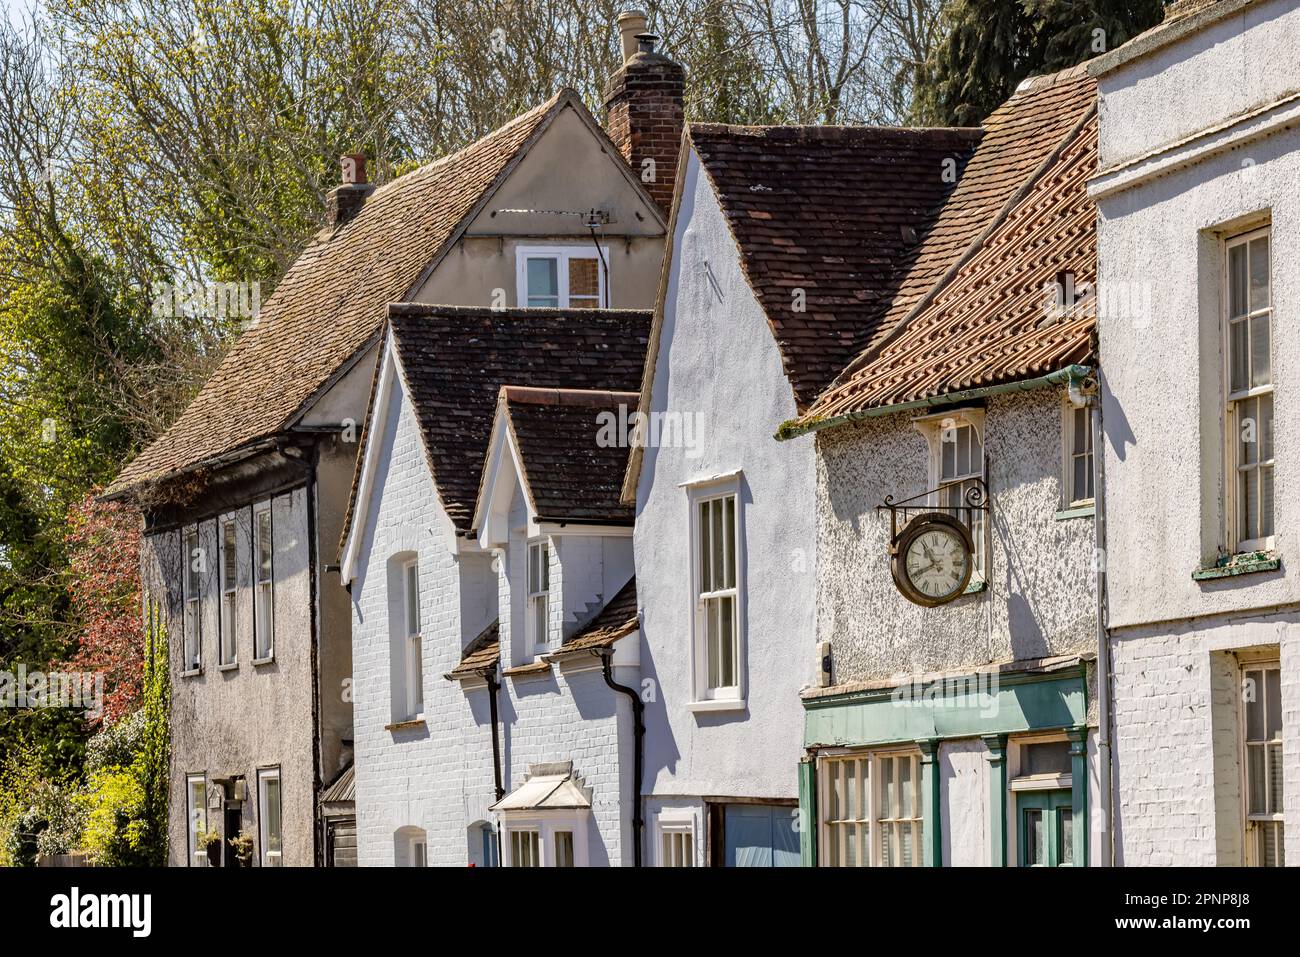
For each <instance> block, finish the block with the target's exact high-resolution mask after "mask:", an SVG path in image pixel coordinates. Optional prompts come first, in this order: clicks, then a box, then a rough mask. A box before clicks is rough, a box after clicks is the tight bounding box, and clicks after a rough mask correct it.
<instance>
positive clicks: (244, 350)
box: [106, 91, 578, 495]
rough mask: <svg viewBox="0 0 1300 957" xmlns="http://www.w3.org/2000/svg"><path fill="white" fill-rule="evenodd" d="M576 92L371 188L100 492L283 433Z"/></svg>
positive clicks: (290, 273) (119, 489)
mask: <svg viewBox="0 0 1300 957" xmlns="http://www.w3.org/2000/svg"><path fill="white" fill-rule="evenodd" d="M570 102H578V101H577V98H576V94H573V93H572V92H571V91H562V92H561V93H559V94H557V95H556V96H555V97H554V98H552V99H551V100H550V101H549V102H547V103H545V104H543V105H541V106H539V107H537V108H535V109H533V110H531V111H529V112H528V113H525V114H523V115H522V116H520V117H517V118H516V119H514V120H512V121H511V122H510V123H508V124H506V125H505V126H503V127H501V128H500V129H499V130H496V131H495V132H493V133H491V134H489V135H488V136H486V137H484V138H483V139H481V140H479V141H478V142H477V143H474V144H473V145H471V146H468V147H466V148H465V149H463V150H461V151H460V152H458V153H455V154H453V155H451V156H448V157H446V158H444V159H442V160H439V161H438V162H436V163H432V164H430V165H428V166H425V167H422V168H420V169H418V170H415V171H413V172H411V173H408V174H406V175H405V176H402V177H399V178H398V179H396V180H394V181H393V182H391V183H388V184H387V185H385V186H382V187H380V188H379V189H377V190H376V191H375V192H374V193H373V194H372V195H371V197H370V198H369V199H368V200H367V201H366V204H365V206H364V207H362V209H361V211H360V212H359V213H358V214H357V216H356V218H355V219H353V220H352V221H350V222H348V223H347V224H345V225H344V226H342V227H341V228H339V229H338V230H336V231H335V232H334V233H333V234H332V235H329V236H325V237H320V238H317V239H316V240H315V241H313V242H312V243H311V244H310V245H309V246H308V247H307V248H306V249H305V250H304V251H303V253H302V255H301V256H299V257H298V259H297V260H296V261H295V262H294V264H293V265H292V266H291V267H290V268H289V271H288V272H287V273H285V275H284V278H283V279H281V281H280V284H279V286H277V287H276V290H275V293H274V295H272V296H271V298H270V299H269V300H268V301H267V302H266V303H265V304H264V306H263V308H262V310H261V314H260V316H259V317H258V318H257V319H256V320H254V321H253V323H252V324H251V325H250V326H249V327H248V329H247V330H245V332H244V333H243V335H241V336H240V337H239V339H238V340H237V341H236V342H235V344H234V345H233V346H232V347H231V349H230V351H229V353H227V355H226V356H225V358H224V359H223V360H222V362H221V364H220V365H219V366H218V367H217V370H216V372H214V373H213V375H212V377H211V378H210V379H209V380H208V381H207V383H206V384H205V385H204V386H203V388H202V389H201V390H200V392H199V394H198V395H197V396H196V397H195V399H194V401H193V402H191V403H190V405H189V407H188V408H187V409H186V410H185V411H184V412H183V413H182V414H181V416H180V418H178V419H177V420H176V421H175V422H174V423H173V424H172V426H171V428H169V429H168V430H167V431H166V433H164V434H163V435H162V436H161V437H159V438H158V439H157V440H156V441H155V442H153V444H151V445H150V446H148V447H147V448H146V449H145V450H144V451H143V452H141V453H140V454H139V455H138V456H137V457H136V458H135V460H134V461H132V462H131V463H130V464H129V465H128V466H127V467H126V468H124V469H123V470H122V472H121V473H120V474H119V475H118V476H117V478H116V479H115V480H114V481H113V483H112V484H111V485H110V486H109V488H108V489H107V490H106V494H108V495H114V494H120V493H122V492H124V491H126V490H127V489H129V488H131V487H132V486H134V485H136V484H139V483H142V482H146V481H150V480H154V479H160V478H165V477H167V476H169V475H171V474H173V473H176V472H180V471H184V470H187V469H190V468H194V467H197V466H200V465H202V464H204V463H206V462H210V461H212V460H214V459H217V458H219V457H222V456H225V455H228V454H231V453H234V452H236V451H238V450H240V449H241V448H243V447H245V446H248V445H250V444H252V443H254V442H256V441H257V440H259V439H263V438H265V437H268V436H271V435H274V434H276V433H277V432H280V431H282V430H284V429H285V428H286V427H288V425H289V424H290V423H291V422H292V420H293V419H294V418H295V417H296V415H297V414H298V413H299V412H300V411H301V410H302V409H303V408H304V407H305V405H306V404H307V403H308V402H309V401H310V400H311V399H312V398H313V396H315V395H316V394H317V392H318V391H319V390H320V389H321V387H322V386H323V385H324V384H325V383H327V382H328V381H330V379H331V377H333V376H334V375H335V374H336V373H337V372H339V371H340V370H341V369H342V368H343V367H344V366H345V365H346V364H347V363H348V362H349V360H352V359H354V358H355V357H356V356H357V355H358V353H359V352H360V351H361V350H362V349H363V348H364V347H365V346H366V345H367V344H368V343H369V342H370V341H371V340H372V338H373V337H374V336H375V335H376V334H377V333H378V332H379V330H380V328H381V326H382V324H383V319H384V310H385V308H386V307H387V305H388V304H389V303H390V302H393V301H395V300H402V299H407V298H409V296H410V294H411V292H412V291H413V290H414V288H415V286H416V285H417V284H418V283H419V281H420V280H421V278H422V277H423V275H424V273H425V272H426V270H427V269H428V268H429V267H430V266H431V264H432V263H434V262H435V261H436V259H437V258H438V257H439V256H440V255H441V254H442V252H443V251H444V250H445V249H446V248H448V247H449V246H450V243H451V241H452V240H453V239H454V238H455V237H456V236H457V235H459V233H460V230H461V229H462V228H463V224H464V223H466V222H468V221H469V219H471V218H472V215H471V214H472V213H473V212H474V211H475V210H476V208H477V207H478V206H479V205H480V204H481V202H483V201H484V200H485V197H486V196H487V195H489V194H490V190H491V188H492V187H493V185H494V184H495V183H497V182H499V181H500V180H501V179H502V178H503V177H504V175H505V174H506V173H507V171H508V170H509V169H510V168H513V164H512V161H513V160H514V159H515V157H516V156H518V155H519V154H520V153H521V151H522V150H523V148H524V147H525V146H527V145H528V144H529V143H530V142H531V140H532V139H533V137H534V136H536V135H538V134H539V133H540V132H541V130H542V129H543V128H544V127H545V126H546V125H547V123H548V122H549V120H550V119H551V118H552V117H554V116H555V115H556V114H557V113H558V112H559V111H560V110H561V109H562V108H563V107H564V106H565V105H566V104H567V103H570Z"/></svg>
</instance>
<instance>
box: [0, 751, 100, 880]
mask: <svg viewBox="0 0 1300 957" xmlns="http://www.w3.org/2000/svg"><path fill="white" fill-rule="evenodd" d="M76 792H77V785H76V779H75V776H74V775H73V774H72V773H71V772H68V771H63V772H55V773H50V772H49V771H48V770H47V767H46V761H45V760H44V758H43V756H42V754H41V745H40V743H39V741H38V739H37V738H36V737H35V736H34V735H33V734H31V733H23V734H22V735H21V736H20V738H19V740H17V741H14V742H11V743H10V747H9V748H8V749H7V752H6V757H5V759H4V761H3V762H0V866H8V867H31V866H34V865H35V863H36V855H37V854H38V853H40V854H66V853H68V852H69V851H71V850H74V849H75V848H76V846H77V844H78V843H79V840H80V836H81V826H82V822H83V820H84V817H85V814H84V811H83V809H82V807H81V805H80V803H79V802H78V801H77V797H76Z"/></svg>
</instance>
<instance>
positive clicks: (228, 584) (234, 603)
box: [217, 518, 239, 668]
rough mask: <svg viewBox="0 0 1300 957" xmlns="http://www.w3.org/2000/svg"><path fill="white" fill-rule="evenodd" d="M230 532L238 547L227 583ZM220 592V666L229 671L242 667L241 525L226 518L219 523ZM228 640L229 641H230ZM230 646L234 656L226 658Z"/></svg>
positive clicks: (218, 641)
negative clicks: (240, 657) (240, 654)
mask: <svg viewBox="0 0 1300 957" xmlns="http://www.w3.org/2000/svg"><path fill="white" fill-rule="evenodd" d="M227 529H229V530H231V531H232V532H233V535H232V539H233V544H234V560H233V565H234V567H233V569H232V571H233V580H227V578H228V576H227V569H226V559H227V555H228V551H229V549H228V546H227V543H226V531H227ZM217 552H218V565H217V577H218V581H217V592H218V594H219V595H220V596H221V600H220V601H219V602H218V603H217V618H218V624H219V627H218V629H217V632H218V636H217V666H218V667H221V668H229V667H231V666H234V665H238V664H239V628H238V624H237V623H238V621H239V525H238V523H237V522H236V521H235V519H234V518H223V519H220V520H219V521H218V522H217ZM227 639H229V640H228V641H227ZM227 643H228V644H229V650H230V657H229V658H227V657H226V650H227V647H226V646H227Z"/></svg>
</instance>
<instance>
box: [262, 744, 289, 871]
mask: <svg viewBox="0 0 1300 957" xmlns="http://www.w3.org/2000/svg"><path fill="white" fill-rule="evenodd" d="M280 806H281V802H280V769H279V768H263V769H261V770H260V771H258V772H257V810H258V814H257V827H258V834H259V836H260V837H261V848H262V866H263V867H279V866H280V863H281V860H282V856H283V853H284V840H283V835H284V832H283V821H282V819H281V816H280Z"/></svg>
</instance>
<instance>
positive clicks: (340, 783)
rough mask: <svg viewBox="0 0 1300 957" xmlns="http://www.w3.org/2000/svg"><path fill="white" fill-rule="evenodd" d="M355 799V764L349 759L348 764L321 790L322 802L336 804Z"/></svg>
mask: <svg viewBox="0 0 1300 957" xmlns="http://www.w3.org/2000/svg"><path fill="white" fill-rule="evenodd" d="M356 799H357V775H356V765H355V763H354V762H352V761H349V762H348V766H347V767H345V768H344V769H343V770H342V771H340V772H339V774H338V776H337V777H336V778H335V779H334V780H333V781H332V782H331V783H330V784H329V785H328V786H326V788H325V790H324V791H322V792H321V796H320V800H321V803H322V804H338V803H346V802H348V801H355V800H356Z"/></svg>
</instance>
